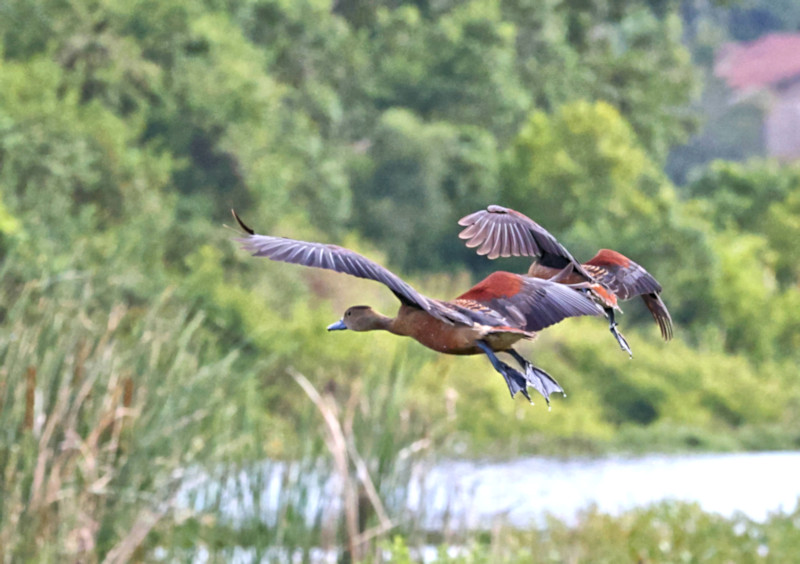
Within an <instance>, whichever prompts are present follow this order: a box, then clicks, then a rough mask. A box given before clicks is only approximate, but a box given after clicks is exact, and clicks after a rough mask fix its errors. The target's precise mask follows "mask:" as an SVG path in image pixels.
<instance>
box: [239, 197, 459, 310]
mask: <svg viewBox="0 0 800 564" xmlns="http://www.w3.org/2000/svg"><path fill="white" fill-rule="evenodd" d="M231 211H233V210H231ZM233 217H234V218H235V219H236V221H237V222H238V223H239V226H240V227H241V228H242V229H243V230H244V231H245V232H247V236H246V237H242V238H241V239H238V240H239V241H241V242H242V243H243V247H244V248H245V249H246V250H248V251H250V252H252V253H253V256H256V257H267V258H269V259H271V260H275V261H280V262H289V263H292V264H301V265H303V266H312V267H315V268H325V269H327V270H334V271H336V272H342V273H344V274H349V275H351V276H356V277H358V278H365V279H367V280H375V281H376V282H380V283H382V284H384V285H385V286H387V287H388V288H389V289H390V290H391V291H392V292H393V293H394V295H395V296H397V298H398V299H399V300H400V301H401V302H402V303H404V304H406V305H411V306H416V307H418V308H420V309H423V310H425V311H426V312H428V313H429V314H431V315H432V316H434V317H436V318H437V319H441V320H442V321H445V322H446V323H453V322H459V323H466V324H468V325H471V324H472V321H471V320H470V319H468V318H466V317H465V316H463V315H462V314H460V313H458V312H456V311H450V310H448V309H446V308H443V307H441V305H440V304H439V303H438V302H437V301H436V300H431V299H429V298H426V297H425V296H423V295H422V294H420V293H419V292H417V291H416V290H415V289H414V288H412V287H411V286H409V285H408V284H407V283H406V282H405V281H403V280H402V279H401V278H400V277H399V276H397V275H396V274H393V273H392V272H390V271H389V270H387V269H386V268H384V267H382V266H381V265H379V264H377V263H375V262H373V261H371V260H369V259H368V258H366V257H364V256H362V255H360V254H358V253H356V252H355V251H351V250H350V249H345V248H344V247H339V246H336V245H327V244H325V243H313V242H309V241H298V240H296V239H287V238H285V237H272V236H269V235H258V234H256V233H255V232H254V231H253V230H252V229H251V228H250V227H248V226H247V225H246V224H245V223H244V222H243V221H242V220H241V218H239V216H238V215H237V214H236V212H235V211H233Z"/></svg>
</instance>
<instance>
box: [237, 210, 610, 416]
mask: <svg viewBox="0 0 800 564" xmlns="http://www.w3.org/2000/svg"><path fill="white" fill-rule="evenodd" d="M233 217H234V218H235V219H236V221H237V223H238V224H239V226H240V227H241V228H242V229H243V230H244V232H245V235H244V236H243V237H242V238H240V239H239V241H240V242H241V243H242V244H243V248H244V249H246V250H248V251H250V252H252V254H253V256H256V257H266V258H269V259H272V260H275V261H281V262H288V263H293V264H300V265H303V266H313V267H316V268H325V269H328V270H334V271H336V272H342V273H344V274H349V275H351V276H356V277H358V278H365V279H368V280H375V281H376V282H380V283H382V284H384V285H385V286H386V287H387V288H389V290H391V291H392V293H393V294H394V295H395V296H396V297H397V299H398V300H399V301H400V309H399V311H398V312H397V315H396V316H395V317H387V316H385V315H383V314H380V313H378V312H377V311H375V310H373V309H372V308H371V307H369V306H365V305H356V306H352V307H350V308H348V309H347V311H345V313H344V316H343V317H342V319H341V320H339V321H337V322H336V323H333V324H332V325H330V326H329V327H328V331H337V330H343V329H349V330H351V331H389V332H390V333H393V334H395V335H400V336H405V337H411V338H412V339H415V340H416V341H418V342H419V343H421V344H422V345H424V346H426V347H428V348H430V349H433V350H435V351H437V352H440V353H445V354H454V355H474V354H485V355H486V356H487V357H488V358H489V361H490V362H491V363H492V366H493V367H494V369H495V370H497V372H499V373H500V374H501V375H502V376H503V378H504V379H505V381H506V384H507V385H508V391H509V392H510V393H511V397H512V398H513V397H514V396H515V395H516V394H517V393H518V392H521V393H522V394H523V395H524V396H525V397H526V398H527V399H528V401H530V399H531V398H530V395H529V394H528V386H531V387H533V388H534V389H535V390H537V391H538V392H539V393H540V394H542V396H544V398H545V400H546V401H547V403H548V405H549V404H550V394H552V393H554V392H561V393H563V392H564V390H563V389H562V388H561V386H559V384H558V382H556V380H555V379H553V378H552V377H551V376H550V375H549V374H548V373H547V372H545V371H544V370H542V369H540V368H538V367H536V366H534V365H533V364H532V363H530V362H529V361H527V360H526V359H525V358H523V357H522V355H520V354H519V353H518V352H517V351H516V350H514V348H513V346H514V345H515V344H516V343H517V342H518V341H520V340H524V339H528V340H530V339H533V338H534V337H535V336H536V333H537V332H538V331H541V330H542V329H544V328H545V327H549V326H550V325H553V324H555V323H558V322H559V321H561V320H562V319H565V318H567V317H576V316H581V315H602V309H601V308H599V307H598V306H597V304H596V303H595V302H594V301H593V300H592V299H590V298H588V297H587V296H585V295H584V294H583V293H581V292H578V291H575V290H574V289H573V288H571V287H570V286H568V285H564V284H559V283H555V282H552V281H549V280H544V279H541V278H531V277H527V276H521V275H518V274H512V273H510V272H495V273H493V274H491V275H489V276H488V277H487V278H486V279H484V280H483V281H481V282H479V283H478V284H476V285H475V286H473V287H472V288H470V289H469V290H467V291H466V292H465V293H463V294H461V295H460V296H459V297H457V298H456V299H454V300H450V301H440V300H435V299H432V298H428V297H426V296H423V295H422V294H420V293H419V292H417V291H416V290H414V288H412V287H411V286H410V285H409V284H408V283H406V282H405V281H403V280H402V279H401V278H400V277H399V276H397V275H395V274H393V273H392V272H390V271H389V270H387V269H386V268H384V267H382V266H381V265H379V264H377V263H375V262H373V261H371V260H369V259H367V258H366V257H363V256H361V255H360V254H358V253H356V252H355V251H351V250H349V249H345V248H343V247H338V246H336V245H328V244H324V243H313V242H308V241H298V240H295V239H287V238H284V237H273V236H269V235H258V234H256V233H255V231H253V230H252V229H251V228H250V227H248V226H247V225H246V224H245V223H244V222H243V221H242V220H241V218H239V216H238V215H237V214H236V212H235V211H233ZM497 353H507V354H508V355H510V356H511V357H512V358H513V359H514V360H515V361H516V362H517V364H519V366H520V368H521V369H522V372H520V371H518V370H517V369H515V368H513V367H511V366H510V365H508V364H506V363H505V362H503V361H502V360H500V359H499V358H498V356H497Z"/></svg>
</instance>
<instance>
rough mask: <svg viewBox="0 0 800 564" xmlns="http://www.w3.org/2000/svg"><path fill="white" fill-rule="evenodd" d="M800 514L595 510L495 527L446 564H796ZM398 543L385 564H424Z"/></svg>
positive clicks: (679, 507) (450, 551)
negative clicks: (574, 518)
mask: <svg viewBox="0 0 800 564" xmlns="http://www.w3.org/2000/svg"><path fill="white" fill-rule="evenodd" d="M799 513H800V510H798V509H795V510H794V511H793V512H791V513H789V514H786V515H772V516H770V517H769V518H768V519H767V520H766V522H765V523H756V522H753V521H751V520H749V519H747V518H745V517H741V516H734V517H729V518H726V517H722V516H719V515H716V514H713V513H707V512H705V511H703V510H702V509H701V508H700V507H698V506H697V505H694V504H687V503H678V502H669V503H660V504H655V505H652V506H650V507H645V508H641V509H634V510H631V511H627V512H625V513H623V514H621V515H619V516H610V515H605V514H602V513H600V512H599V511H597V510H596V509H590V510H588V511H586V512H584V513H583V514H582V515H581V516H580V517H579V518H578V522H577V523H575V524H567V523H563V522H561V521H558V520H557V519H554V518H551V519H549V520H548V522H547V526H546V528H542V529H533V530H530V531H514V530H512V529H504V528H500V527H498V528H495V530H493V531H492V535H491V537H489V536H488V535H487V536H486V537H484V538H479V539H476V540H475V541H473V542H471V543H467V544H466V545H465V546H446V545H442V546H441V547H440V549H439V552H438V555H437V557H436V558H435V559H434V560H428V559H426V560H424V561H425V562H436V563H441V564H445V563H446V564H478V563H489V562H491V563H503V564H514V563H519V564H523V563H528V562H592V563H594V562H603V563H605V562H608V563H612V562H630V561H643V562H713V563H716V562H719V563H724V562H791V561H792V560H793V558H794V554H795V551H796V550H798V548H800V535H798V532H797V527H796V523H797V519H798V516H799ZM415 548H416V547H414V546H411V547H410V546H409V545H408V542H407V541H406V540H405V539H404V538H402V537H395V539H394V541H393V543H392V544H391V546H390V547H388V556H387V558H386V560H382V561H384V562H391V563H392V564H407V563H411V562H422V561H423V559H422V557H421V554H420V553H419V552H418V551H417V550H415Z"/></svg>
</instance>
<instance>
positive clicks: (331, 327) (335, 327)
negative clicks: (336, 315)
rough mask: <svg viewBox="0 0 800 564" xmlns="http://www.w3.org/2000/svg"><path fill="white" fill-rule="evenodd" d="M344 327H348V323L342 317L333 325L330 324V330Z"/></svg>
mask: <svg viewBox="0 0 800 564" xmlns="http://www.w3.org/2000/svg"><path fill="white" fill-rule="evenodd" d="M342 329H347V325H345V324H344V321H342V320H341V319H340V320H339V321H337V322H336V323H334V324H332V325H328V331H341V330H342Z"/></svg>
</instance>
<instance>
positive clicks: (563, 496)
mask: <svg viewBox="0 0 800 564" xmlns="http://www.w3.org/2000/svg"><path fill="white" fill-rule="evenodd" d="M300 474H301V473H299V472H298V469H297V468H293V469H289V468H288V467H287V465H286V464H284V463H265V464H264V465H263V466H262V467H261V469H260V470H255V471H248V472H245V471H241V472H239V473H237V474H235V475H233V476H230V475H229V476H228V477H227V478H225V479H223V480H221V481H217V480H214V479H212V478H210V477H209V476H207V475H205V476H199V477H198V478H199V479H198V480H195V481H194V484H195V485H194V486H189V487H187V488H186V489H185V490H184V492H183V494H182V495H181V496H180V497H181V498H182V500H181V503H182V504H184V505H185V506H191V507H193V508H194V509H197V510H204V509H209V508H210V507H211V506H213V505H215V502H214V500H217V501H216V503H217V504H219V505H218V506H217V507H218V511H220V513H221V515H222V516H224V517H226V518H229V519H231V520H232V521H234V522H236V521H241V520H243V519H250V518H256V519H259V520H261V521H262V522H263V523H265V524H267V525H268V526H269V525H271V524H274V523H275V522H276V519H278V514H280V513H281V512H282V511H283V509H281V507H284V504H285V503H287V502H289V503H293V504H296V505H295V507H296V508H297V509H299V510H300V511H301V512H304V513H305V514H306V516H307V520H308V522H309V523H311V522H313V521H314V519H315V516H316V515H320V514H321V515H323V517H324V516H325V515H330V516H334V515H338V514H339V501H338V500H339V491H340V490H339V487H338V486H337V481H336V480H335V479H332V478H330V477H329V476H326V475H325V474H323V473H322V470H321V469H320V470H318V471H314V470H311V471H310V473H307V474H302V477H301V476H300ZM298 479H299V480H300V481H299V482H298V481H297V480H298ZM298 483H302V487H301V488H300V490H298V491H295V490H296V487H295V489H290V490H287V489H286V487H287V485H288V484H298ZM402 495H406V494H402ZM799 498H800V452H767V453H739V454H707V455H691V456H689V455H680V456H666V455H657V456H643V457H606V458H584V459H575V458H572V459H564V460H561V459H553V458H542V457H532V458H521V459H516V460H512V461H507V462H469V461H444V462H439V463H436V464H434V465H433V466H432V467H431V466H429V465H428V466H425V465H419V466H417V467H416V469H415V470H414V475H413V477H412V480H411V483H410V486H409V487H408V491H407V497H406V500H405V501H403V499H402V498H400V499H398V498H395V503H394V506H395V507H397V505H398V502H399V505H401V506H402V505H405V506H406V507H407V509H408V511H409V513H411V514H412V515H414V518H415V520H416V521H418V522H419V523H420V524H421V525H422V526H423V527H425V528H428V529H431V530H437V529H441V528H442V527H443V526H445V525H446V526H447V527H448V528H456V529H463V528H467V529H476V528H489V527H491V526H492V525H493V524H494V523H495V522H496V520H498V519H500V520H502V521H503V522H505V523H507V524H510V525H512V526H516V527H528V526H531V525H541V524H543V523H544V520H545V517H546V515H548V514H550V515H553V516H555V517H558V518H559V519H561V520H562V521H565V522H567V523H574V522H575V519H576V517H577V516H578V514H579V513H580V512H581V511H582V510H584V509H586V508H589V507H592V506H596V507H597V509H599V510H600V511H601V512H603V513H609V514H612V515H615V514H619V513H620V512H622V511H624V510H626V509H631V508H634V507H639V506H644V505H648V504H651V503H655V502H659V501H662V500H680V501H687V502H696V503H698V504H699V505H700V507H702V508H703V509H704V510H705V511H708V512H714V513H719V514H722V515H724V516H727V517H730V516H732V515H734V514H736V513H740V514H743V515H745V516H747V517H749V518H750V519H753V520H757V521H761V520H764V519H765V518H766V517H767V516H768V515H769V514H770V513H773V512H784V513H786V512H790V511H792V510H794V509H795V507H796V505H797V503H798V499H799Z"/></svg>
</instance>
